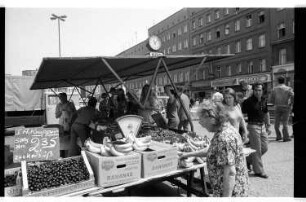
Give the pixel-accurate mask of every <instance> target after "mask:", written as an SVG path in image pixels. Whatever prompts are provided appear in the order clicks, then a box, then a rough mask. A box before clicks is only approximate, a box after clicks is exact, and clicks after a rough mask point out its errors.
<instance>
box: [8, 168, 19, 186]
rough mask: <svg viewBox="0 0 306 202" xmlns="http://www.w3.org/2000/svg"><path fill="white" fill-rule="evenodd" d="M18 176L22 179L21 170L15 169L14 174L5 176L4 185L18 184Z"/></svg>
mask: <svg viewBox="0 0 306 202" xmlns="http://www.w3.org/2000/svg"><path fill="white" fill-rule="evenodd" d="M17 177H18V178H19V179H21V177H22V173H21V171H15V173H14V174H11V175H6V176H5V177H4V187H12V186H16V185H17V184H18V183H17V180H18V179H17Z"/></svg>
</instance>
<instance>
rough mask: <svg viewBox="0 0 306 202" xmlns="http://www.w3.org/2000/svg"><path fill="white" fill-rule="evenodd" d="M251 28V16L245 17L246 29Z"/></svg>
mask: <svg viewBox="0 0 306 202" xmlns="http://www.w3.org/2000/svg"><path fill="white" fill-rule="evenodd" d="M251 26H252V15H251V14H250V15H247V16H246V27H251Z"/></svg>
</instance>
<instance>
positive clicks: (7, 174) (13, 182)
mask: <svg viewBox="0 0 306 202" xmlns="http://www.w3.org/2000/svg"><path fill="white" fill-rule="evenodd" d="M21 179H22V173H21V168H20V167H18V168H10V169H5V170H4V196H21V195H22V180H21Z"/></svg>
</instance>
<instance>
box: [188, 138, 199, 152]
mask: <svg viewBox="0 0 306 202" xmlns="http://www.w3.org/2000/svg"><path fill="white" fill-rule="evenodd" d="M187 143H188V144H189V146H190V147H191V149H192V150H194V151H197V150H198V147H196V146H194V145H193V144H192V142H191V141H190V139H187Z"/></svg>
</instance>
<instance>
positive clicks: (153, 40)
mask: <svg viewBox="0 0 306 202" xmlns="http://www.w3.org/2000/svg"><path fill="white" fill-rule="evenodd" d="M149 45H150V47H151V48H152V49H153V50H158V49H160V47H161V41H160V38H158V36H151V37H150V38H149Z"/></svg>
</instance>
